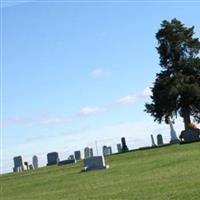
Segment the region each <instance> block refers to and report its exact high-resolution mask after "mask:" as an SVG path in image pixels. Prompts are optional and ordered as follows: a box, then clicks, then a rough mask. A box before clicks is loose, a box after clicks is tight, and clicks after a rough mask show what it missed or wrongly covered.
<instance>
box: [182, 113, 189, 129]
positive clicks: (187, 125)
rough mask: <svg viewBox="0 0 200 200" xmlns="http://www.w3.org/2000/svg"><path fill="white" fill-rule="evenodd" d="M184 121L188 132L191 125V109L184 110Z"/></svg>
mask: <svg viewBox="0 0 200 200" xmlns="http://www.w3.org/2000/svg"><path fill="white" fill-rule="evenodd" d="M183 120H184V125H185V130H187V129H188V128H189V124H190V123H191V120H190V110H189V109H183Z"/></svg>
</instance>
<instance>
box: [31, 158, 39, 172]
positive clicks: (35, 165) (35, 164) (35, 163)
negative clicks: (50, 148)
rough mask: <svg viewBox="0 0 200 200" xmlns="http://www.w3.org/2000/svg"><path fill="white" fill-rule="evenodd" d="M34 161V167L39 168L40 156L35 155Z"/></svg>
mask: <svg viewBox="0 0 200 200" xmlns="http://www.w3.org/2000/svg"><path fill="white" fill-rule="evenodd" d="M32 163H33V167H34V169H37V168H38V157H37V156H33V159H32Z"/></svg>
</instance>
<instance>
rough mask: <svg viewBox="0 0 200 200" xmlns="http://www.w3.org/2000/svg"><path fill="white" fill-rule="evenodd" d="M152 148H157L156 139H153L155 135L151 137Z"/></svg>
mask: <svg viewBox="0 0 200 200" xmlns="http://www.w3.org/2000/svg"><path fill="white" fill-rule="evenodd" d="M151 143H152V144H151V146H152V147H155V146H156V143H155V141H154V138H153V135H151Z"/></svg>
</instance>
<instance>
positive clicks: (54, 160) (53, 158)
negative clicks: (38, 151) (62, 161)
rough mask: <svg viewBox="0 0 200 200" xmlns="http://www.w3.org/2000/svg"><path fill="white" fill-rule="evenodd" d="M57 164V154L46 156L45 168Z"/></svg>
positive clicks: (52, 153)
mask: <svg viewBox="0 0 200 200" xmlns="http://www.w3.org/2000/svg"><path fill="white" fill-rule="evenodd" d="M58 162H59V156H58V153H57V152H51V153H48V154H47V166H49V165H55V164H58Z"/></svg>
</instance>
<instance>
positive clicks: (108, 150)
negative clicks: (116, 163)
mask: <svg viewBox="0 0 200 200" xmlns="http://www.w3.org/2000/svg"><path fill="white" fill-rule="evenodd" d="M111 154H112V148H111V147H107V146H103V155H104V156H108V155H111Z"/></svg>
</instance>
